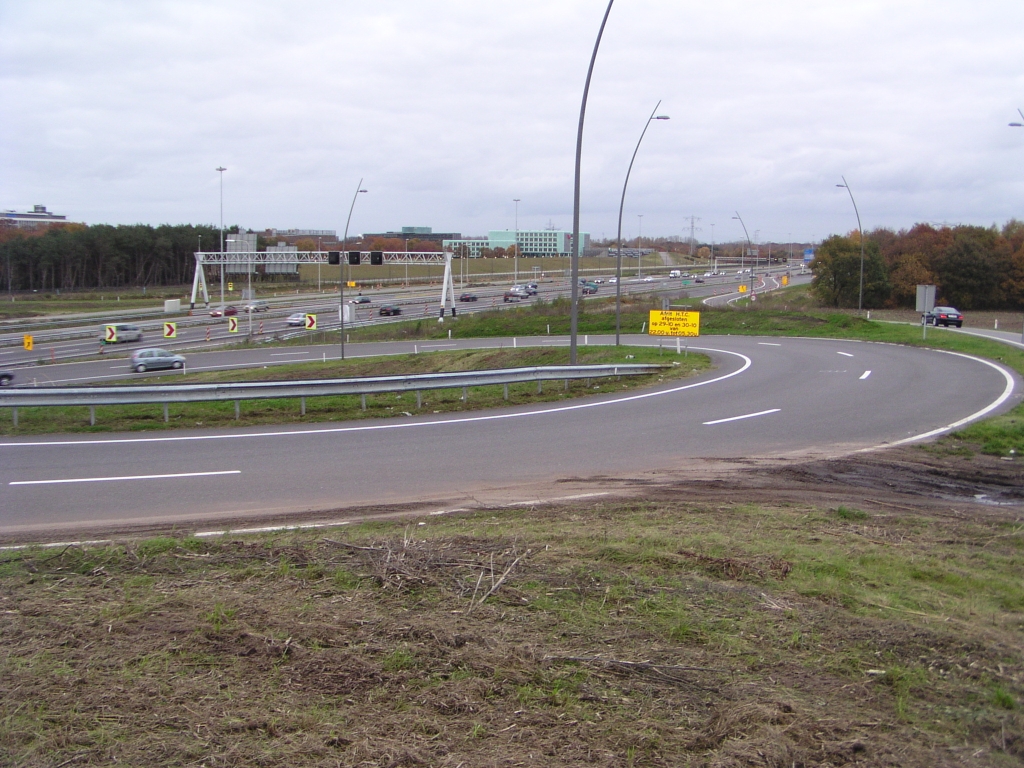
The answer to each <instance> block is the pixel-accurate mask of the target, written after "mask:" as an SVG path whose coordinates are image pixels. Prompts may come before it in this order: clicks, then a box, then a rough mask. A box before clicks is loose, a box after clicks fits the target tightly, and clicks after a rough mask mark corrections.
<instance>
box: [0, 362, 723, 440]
mask: <svg viewBox="0 0 1024 768" xmlns="http://www.w3.org/2000/svg"><path fill="white" fill-rule="evenodd" d="M577 360H578V362H579V363H580V364H581V365H588V364H593V365H600V364H607V363H655V364H662V365H668V366H669V367H668V368H666V369H664V370H661V371H659V372H658V373H655V374H651V375H644V376H621V377H608V378H595V379H583V380H578V381H570V382H569V383H568V387H566V386H565V385H564V384H563V382H561V381H548V382H544V383H543V385H542V387H541V388H540V390H539V391H538V385H537V384H536V383H523V384H510V385H509V387H508V399H507V400H506V399H505V397H504V388H503V386H502V385H494V386H487V387H470V388H469V391H468V399H466V400H463V399H462V389H461V388H456V389H442V390H424V391H423V392H422V394H421V400H420V401H419V404H418V402H417V397H416V393H415V392H405V393H395V392H392V393H381V394H376V395H367V396H366V400H365V409H364V407H363V400H362V398H361V397H360V396H359V395H345V396H337V397H310V398H306V406H305V415H302V414H301V402H300V400H299V398H282V399H276V400H246V401H241V402H240V405H239V417H238V418H237V419H236V418H235V405H234V403H233V402H210V403H172V404H170V405H169V406H168V421H167V422H165V421H164V416H163V407H162V406H161V405H159V404H146V405H123V406H113V405H111V406H96V424H95V425H90V418H89V409H88V408H87V407H82V406H77V407H68V408H60V407H52V408H19V409H18V426H17V427H15V426H14V423H13V418H11V417H9V416H8V418H7V419H5V420H4V422H3V423H2V424H0V436H14V435H35V434H50V433H57V432H68V433H76V432H77V433H83V432H85V433H90V432H115V431H117V432H124V431H129V432H130V431H138V430H160V429H183V428H194V427H207V428H209V427H225V426H253V425H259V424H287V423H302V424H305V423H316V422H323V421H346V420H352V419H365V418H384V417H389V416H402V415H406V416H410V415H415V414H422V413H450V412H461V411H469V410H481V409H485V408H497V407H501V406H505V405H522V404H528V403H543V402H556V401H559V400H564V399H567V398H575V397H584V396H587V395H597V394H607V393H609V392H621V391H625V390H630V389H635V388H638V387H643V386H650V384H651V383H653V382H657V381H661V380H665V379H671V378H679V377H684V376H691V375H695V374H697V373H700V372H702V371H704V370H707V369H708V368H709V366H710V360H709V359H708V358H707V357H706V356H705V355H697V354H689V353H687V354H684V355H677V354H676V353H675V351H674V350H668V349H666V350H665V351H664V353H662V351H661V350H659V349H651V348H648V347H618V348H616V347H583V346H581V347H580V348H579V349H578V354H577ZM568 361H569V351H568V350H567V349H565V348H541V349H497V350H496V349H484V350H465V351H457V352H431V353H430V354H419V355H396V356H393V357H374V358H350V359H348V360H344V361H338V360H334V361H329V362H327V363H319V362H313V363H301V364H296V365H288V366H280V367H278V366H274V367H273V368H264V369H245V370H234V371H206V372H202V373H198V374H189V375H188V376H187V377H186V376H182V375H181V374H180V373H178V374H177V375H168V376H164V377H160V379H162V380H163V381H164V382H166V383H172V384H173V383H180V382H187V383H189V384H200V383H214V382H230V381H284V380H288V381H292V380H300V379H314V378H348V377H361V376H391V375H402V374H417V373H439V372H451V371H471V370H485V369H490V368H515V367H526V366H536V365H564V364H567V363H568ZM147 381H149V382H150V383H152V380H147ZM130 383H133V384H138V383H140V381H139V380H138V379H135V380H131V382H130ZM4 415H5V416H7V414H4Z"/></svg>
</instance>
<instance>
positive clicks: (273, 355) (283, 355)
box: [270, 352, 312, 357]
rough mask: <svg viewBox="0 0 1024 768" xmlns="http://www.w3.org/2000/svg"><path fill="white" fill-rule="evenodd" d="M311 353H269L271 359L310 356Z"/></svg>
mask: <svg viewBox="0 0 1024 768" xmlns="http://www.w3.org/2000/svg"><path fill="white" fill-rule="evenodd" d="M310 354H312V353H311V352H271V353H270V356H271V357H287V356H288V355H310Z"/></svg>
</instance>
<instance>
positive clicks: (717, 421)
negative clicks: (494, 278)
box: [703, 408, 782, 427]
mask: <svg viewBox="0 0 1024 768" xmlns="http://www.w3.org/2000/svg"><path fill="white" fill-rule="evenodd" d="M781 410H782V409H781V408H771V409H769V410H767V411H758V412H757V413H745V414H743V415H742V416H730V417H729V418H727V419H715V420H714V421H705V422H703V424H704V426H706V427H707V426H710V425H712V424H724V423H725V422H727V421H739V420H740V419H752V418H754V417H755V416H767V415H768V414H769V413H778V412H779V411H781Z"/></svg>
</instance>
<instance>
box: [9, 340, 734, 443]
mask: <svg viewBox="0 0 1024 768" xmlns="http://www.w3.org/2000/svg"><path fill="white" fill-rule="evenodd" d="M690 351H691V352H719V353H721V354H723V355H732V356H733V357H738V358H740V359H741V360H743V365H742V366H740V367H739V368H737V369H736V370H735V371H733V372H731V373H726V374H724V375H722V376H718V377H716V378H713V379H707V380H706V381H696V382H694V383H692V384H682V385H680V386H678V387H671V388H669V389H659V390H657V391H655V392H641V393H640V394H637V395H627V396H625V397H619V398H614V399H611V400H599V401H597V402H591V403H577V404H575V405H563V406H557V407H554V408H539V409H537V410H533V411H517V412H516V413H493V414H485V415H482V416H463V417H460V418H457V419H439V420H436V421H409V422H401V423H397V424H391V423H388V424H369V425H365V426H355V427H325V428H323V429H296V430H278V431H274V432H252V433H244V432H242V433H233V434H226V435H182V436H178V437H126V438H113V439H110V440H53V441H47V440H37V441H33V442H25V443H21V442H18V443H6V442H0V449H2V448H19V447H28V448H33V447H34V448H40V447H45V446H49V445H83V446H84V445H113V444H122V443H177V442H193V441H197V440H239V439H251V438H263V437H301V436H303V435H329V434H340V433H345V432H375V431H378V430H387V429H411V428H413V427H436V426H447V425H450V424H472V423H475V422H479V421H499V420H503V419H518V418H523V417H526V416H543V415H546V414H549V413H566V412H568V411H577V410H584V409H588V408H602V407H604V406H610V405H618V404H619V403H628V402H633V401H636V400H646V399H648V398H651V397H662V396H664V395H671V394H675V393H676V392H683V391H685V390H687V389H695V388H696V387H704V386H707V385H708V384H716V383H718V382H720V381H725V380H726V379H731V378H732V377H733V376H738V375H740V374H741V373H743V372H745V371H746V370H747V369H748V368H750V366H751V365H753V361H752V360H751V359H750V358H749V357H747V356H746V355H744V354H742V353H740V352H733V351H731V350H726V349H715V348H713V347H690Z"/></svg>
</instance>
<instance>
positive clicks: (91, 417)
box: [89, 405, 96, 427]
mask: <svg viewBox="0 0 1024 768" xmlns="http://www.w3.org/2000/svg"><path fill="white" fill-rule="evenodd" d="M89 426H90V427H95V426H96V406H95V405H90V406H89Z"/></svg>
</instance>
